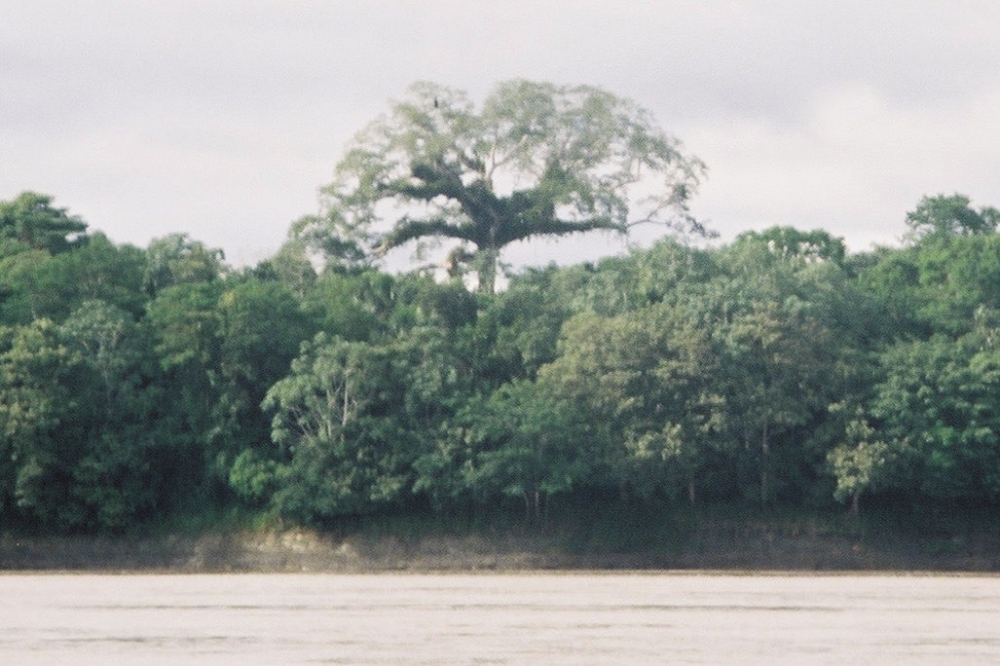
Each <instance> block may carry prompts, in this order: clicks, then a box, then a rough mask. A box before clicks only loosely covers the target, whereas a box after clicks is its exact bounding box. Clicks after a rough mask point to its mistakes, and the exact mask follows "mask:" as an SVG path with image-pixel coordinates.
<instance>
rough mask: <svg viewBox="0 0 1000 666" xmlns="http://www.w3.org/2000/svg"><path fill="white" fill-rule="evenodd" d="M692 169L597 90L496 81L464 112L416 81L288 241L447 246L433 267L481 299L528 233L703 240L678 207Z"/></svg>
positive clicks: (656, 133) (460, 95)
mask: <svg viewBox="0 0 1000 666" xmlns="http://www.w3.org/2000/svg"><path fill="white" fill-rule="evenodd" d="M703 171H704V166H703V165H702V163H701V162H700V161H699V160H697V159H696V158H693V157H689V156H686V155H684V154H682V153H681V151H680V145H679V143H678V141H677V140H676V139H674V138H672V137H670V136H668V135H667V134H666V133H664V132H663V131H662V130H661V129H660V128H659V127H657V126H656V124H655V123H654V121H653V119H652V117H651V115H650V114H649V113H648V112H647V111H646V110H644V109H642V108H641V107H639V106H637V105H636V104H635V103H633V102H631V101H629V100H627V99H623V98H620V97H617V96H615V95H613V94H611V93H609V92H606V91H604V90H602V89H600V88H595V87H592V86H557V85H554V84H551V83H536V82H531V81H523V80H514V81H507V82H504V83H501V84H500V85H498V86H497V87H496V88H495V89H494V91H493V92H492V93H491V94H490V95H489V97H488V98H487V99H486V101H485V102H484V104H483V105H482V108H481V109H480V110H478V111H477V110H476V109H475V108H474V106H473V104H472V102H471V101H470V100H469V98H468V96H467V95H466V94H465V93H464V92H461V91H457V90H452V89H450V88H446V87H443V86H439V85H436V84H432V83H417V84H414V85H413V86H411V87H410V88H409V91H408V96H407V98H406V99H405V100H404V101H402V102H399V103H396V104H395V105H394V106H393V107H392V109H391V110H390V112H389V113H388V114H386V115H383V116H381V117H379V118H377V119H376V120H375V121H374V122H373V123H371V124H370V125H369V126H368V127H367V128H366V129H365V130H363V131H362V132H361V133H360V134H359V135H358V136H357V137H356V138H355V140H354V143H353V145H352V146H351V147H350V149H349V151H348V152H347V154H346V155H345V157H344V158H343V160H342V161H341V162H340V164H339V165H338V166H337V169H336V179H335V181H334V182H333V183H332V184H331V185H329V186H328V187H326V188H325V190H324V193H325V194H326V196H327V197H328V200H327V204H328V211H327V213H326V215H324V216H320V217H316V218H312V219H310V220H307V223H306V224H304V225H302V227H301V228H299V229H298V230H297V233H299V234H300V235H301V236H302V237H303V238H309V239H312V241H313V242H314V243H315V244H316V245H317V246H325V247H339V248H341V249H342V250H343V253H344V255H345V256H347V257H354V256H356V254H354V253H351V252H348V251H346V250H344V248H348V247H353V248H355V249H357V248H361V249H363V250H364V251H365V252H366V253H367V254H368V255H369V256H371V255H372V254H375V255H380V254H382V253H384V252H387V251H388V250H391V249H393V248H397V247H400V246H403V245H405V244H407V243H409V242H410V241H426V240H437V241H440V240H442V239H451V240H455V241H458V244H457V246H456V247H455V248H454V249H453V251H452V253H451V254H450V256H449V259H448V260H447V262H446V267H448V268H450V269H453V270H454V271H455V272H456V273H457V272H459V269H462V268H466V267H469V268H472V269H473V270H475V271H476V272H477V274H478V275H477V277H478V281H479V286H480V290H481V291H492V289H493V284H494V279H495V275H496V268H497V265H498V261H499V254H500V251H501V250H502V249H503V248H504V247H506V246H508V245H510V244H511V243H514V242H516V241H522V240H526V239H529V238H532V237H534V236H538V235H555V236H559V235H565V234H570V233H576V232H587V231H594V230H606V231H612V232H618V233H626V232H627V231H628V230H629V229H630V228H631V227H632V226H634V225H636V224H639V223H644V222H652V223H662V224H666V225H668V226H671V227H673V228H676V229H683V230H685V231H691V230H693V231H696V232H699V233H704V231H705V230H704V229H703V227H702V226H701V225H700V224H699V223H698V222H697V221H695V220H694V218H693V217H692V216H691V214H690V212H689V210H688V206H687V203H688V199H689V197H690V196H691V194H692V193H693V191H694V189H695V187H696V185H697V183H698V179H699V176H701V175H702V173H703ZM390 219H391V220H393V222H392V224H391V227H389V228H388V229H387V228H386V225H383V224H381V223H382V221H383V220H390ZM317 229H319V230H320V233H317ZM322 237H328V238H330V237H332V238H335V239H340V241H341V242H339V243H331V242H326V243H318V242H316V239H317V238H322ZM345 240H346V241H348V242H347V243H345V242H344V241H345Z"/></svg>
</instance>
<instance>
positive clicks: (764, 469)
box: [760, 421, 771, 506]
mask: <svg viewBox="0 0 1000 666" xmlns="http://www.w3.org/2000/svg"><path fill="white" fill-rule="evenodd" d="M770 456H771V443H770V441H768V438H767V421H765V422H764V429H763V432H762V433H761V441H760V505H761V506H767V501H768V494H769V493H770V491H771V489H770V487H769V486H770V476H769V474H768V471H769V470H768V468H769V467H770Z"/></svg>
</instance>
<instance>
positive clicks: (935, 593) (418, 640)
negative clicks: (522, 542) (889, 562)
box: [0, 573, 1000, 666]
mask: <svg viewBox="0 0 1000 666" xmlns="http://www.w3.org/2000/svg"><path fill="white" fill-rule="evenodd" d="M991 663H993V664H996V663H1000V578H998V577H986V576H876V575H871V576H848V575H830V576H805V575H717V574H689V573H685V574H649V573H635V574H622V573H613V574H583V573H568V574H484V575H462V574H445V575H416V574H412V575H411V574H389V575H385V574H378V575H312V574H293V575H256V574H252V575H242V574H229V575H120V576H114V575H112V576H105V575H79V574H65V575H61V574H57V575H28V574H11V575H3V576H0V664H12V665H13V664H17V665H30V664H73V665H79V664H101V665H110V664H129V665H139V666H154V665H157V664H239V665H240V666H251V665H256V664H769V665H773V664H837V665H838V666H840V665H842V664H865V665H866V666H868V665H871V664H934V665H935V666H940V665H942V664H947V665H949V666H951V665H954V664H991Z"/></svg>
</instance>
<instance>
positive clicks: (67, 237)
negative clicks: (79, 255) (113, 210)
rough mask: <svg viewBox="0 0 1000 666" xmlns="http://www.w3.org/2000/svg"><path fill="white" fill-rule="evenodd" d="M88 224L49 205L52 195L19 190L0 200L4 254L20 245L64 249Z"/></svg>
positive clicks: (50, 250)
mask: <svg viewBox="0 0 1000 666" xmlns="http://www.w3.org/2000/svg"><path fill="white" fill-rule="evenodd" d="M86 230H87V225H86V224H85V223H84V222H83V221H82V220H81V219H80V218H78V217H76V216H73V215H69V214H68V213H67V212H66V209H65V208H55V207H53V206H52V197H50V196H47V195H44V194H37V193H35V192H22V193H21V194H19V195H17V197H16V198H14V199H13V200H12V201H0V246H2V253H3V254H7V253H10V252H13V251H18V250H19V249H21V248H24V249H32V250H43V251H45V252H48V253H50V254H56V253H59V252H65V251H67V250H70V249H72V248H73V246H74V245H75V244H77V243H79V242H80V241H81V240H82V239H83V238H84V232H85V231H86Z"/></svg>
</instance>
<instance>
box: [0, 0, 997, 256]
mask: <svg viewBox="0 0 1000 666" xmlns="http://www.w3.org/2000/svg"><path fill="white" fill-rule="evenodd" d="M997 26H1000V2H995V1H994V0H982V1H976V0H969V1H963V0H940V1H934V0H887V1H885V2H871V0H865V1H856V0H837V1H836V2H829V1H816V2H813V1H809V0H773V1H757V2H737V1H731V2H724V1H715V2H713V1H712V0H690V1H688V0H678V1H662V2H653V1H651V0H648V1H646V2H642V1H636V0H630V1H616V0H598V1H587V0H565V1H559V0H531V1H520V0H515V1H503V2H498V1H496V0H492V1H484V2H480V1H473V0H465V1H460V0H415V1H409V0H391V1H390V0H356V1H347V0H343V1H340V0H326V1H322V0H117V1H116V0H74V1H73V2H65V1H64V0H3V2H2V3H0V199H3V200H6V199H10V198H13V197H14V196H16V195H17V193H19V192H21V191H22V190H34V191H38V192H43V193H46V194H51V195H54V196H55V198H56V201H55V202H56V205H58V206H63V207H67V208H69V209H70V212H72V213H76V214H78V215H80V216H82V217H83V218H84V220H85V221H86V222H87V223H88V224H89V225H90V228H91V230H92V231H96V230H99V231H103V232H105V233H106V234H108V236H110V237H111V238H112V239H113V240H115V241H116V242H128V243H134V244H137V245H140V246H145V245H146V244H147V243H148V242H149V240H150V239H152V238H157V237H160V236H164V235H166V234H169V233H174V232H186V233H189V234H190V235H191V236H192V237H193V238H195V239H197V240H201V241H203V242H205V243H207V244H209V245H211V246H214V247H221V248H223V249H224V250H225V251H226V254H227V258H228V259H229V260H230V262H231V263H235V264H254V263H256V262H257V261H259V260H261V259H264V258H266V257H268V256H270V255H271V254H272V253H273V252H274V251H275V250H276V249H277V248H278V246H279V245H280V244H281V242H282V240H283V239H284V237H285V234H286V232H287V230H288V226H289V224H290V223H291V222H292V221H293V220H295V219H296V218H298V217H300V216H302V215H305V214H309V213H314V212H316V211H317V210H318V198H317V190H318V188H319V187H321V186H322V185H324V184H325V183H327V182H329V181H330V180H331V176H332V170H333V167H334V165H335V164H336V162H337V160H338V159H339V157H340V155H341V154H342V151H343V148H344V146H345V144H346V143H347V142H348V141H349V140H350V139H351V137H352V135H353V134H354V133H355V132H356V131H358V130H360V129H361V128H362V127H363V126H364V125H365V124H366V123H367V122H368V121H369V120H371V119H372V118H373V117H375V116H376V115H377V114H379V113H380V112H382V111H384V110H386V109H387V108H388V107H389V104H390V102H391V100H393V99H398V98H400V97H401V96H402V95H403V93H404V91H405V89H406V87H407V86H408V85H409V84H410V83H412V82H414V81H417V80H429V81H434V82H436V83H440V84H444V85H448V86H451V87H455V88H459V89H463V90H467V91H469V92H470V93H471V94H472V95H473V97H474V98H476V99H478V100H481V99H482V98H483V97H484V96H485V95H486V94H487V93H488V92H489V90H490V89H491V88H492V87H493V85H494V84H495V83H496V82H498V81H501V80H505V79H510V78H528V79H535V80H543V81H551V82H554V83H560V84H563V83H567V84H568V83H586V84H591V85H597V86H601V87H603V88H606V89H607V90H610V91H611V92H614V93H616V94H619V95H621V96H624V97H628V98H631V99H633V100H635V101H636V102H638V103H639V104H641V105H642V106H645V107H646V108H648V109H649V110H650V111H652V112H653V114H654V115H655V117H656V119H657V121H658V122H659V124H660V125H661V126H662V127H663V128H664V129H665V130H667V131H668V132H669V133H671V134H673V135H674V136H676V137H678V138H679V139H681V141H682V142H683V143H684V146H685V149H686V150H687V152H690V153H693V154H695V155H697V156H698V157H700V158H701V159H702V160H704V161H705V162H706V163H707V164H708V167H709V175H708V178H707V180H706V181H705V182H704V184H703V186H702V188H701V190H700V192H699V194H698V195H697V197H696V198H695V200H694V202H693V211H694V213H695V214H696V215H697V216H698V217H700V218H702V219H705V220H707V221H708V223H709V225H710V226H711V227H713V228H715V229H716V230H718V231H719V232H720V233H721V234H722V238H723V239H731V238H732V237H733V236H734V235H735V234H738V233H740V232H742V231H746V230H749V229H760V228H765V227H768V226H772V225H791V226H795V227H798V228H800V229H804V230H808V229H814V228H823V229H826V230H827V231H829V232H831V233H832V234H834V235H836V236H841V237H843V238H845V240H846V241H847V242H848V244H849V246H850V247H851V248H852V249H854V250H863V249H867V248H869V247H870V246H871V245H872V244H873V243H880V244H895V243H896V242H897V240H898V238H899V237H900V236H901V235H902V233H903V231H904V225H903V219H904V217H905V214H906V211H908V210H911V209H912V208H913V207H914V206H915V205H916V204H917V203H918V202H919V200H920V198H921V197H922V196H924V195H926V194H938V193H948V194H950V193H953V192H961V193H964V194H968V195H969V196H971V197H972V200H973V204H974V205H997V206H1000V128H998V121H1000V39H998V38H997V34H996V33H997ZM614 249H615V247H614V246H613V244H608V243H607V242H606V241H601V242H598V243H590V244H586V243H579V242H578V243H575V244H569V245H554V244H552V243H538V244H536V246H535V247H534V249H533V250H532V251H531V252H525V251H521V253H520V254H519V255H518V257H520V259H518V257H514V258H515V259H516V260H521V261H529V262H535V263H545V262H547V261H549V260H560V261H562V262H566V261H570V260H573V259H575V258H576V257H580V258H593V257H594V256H595V255H599V254H600V253H602V252H603V253H607V252H611V251H614ZM587 253H589V254H590V256H588V255H587Z"/></svg>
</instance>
